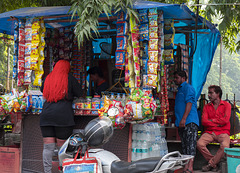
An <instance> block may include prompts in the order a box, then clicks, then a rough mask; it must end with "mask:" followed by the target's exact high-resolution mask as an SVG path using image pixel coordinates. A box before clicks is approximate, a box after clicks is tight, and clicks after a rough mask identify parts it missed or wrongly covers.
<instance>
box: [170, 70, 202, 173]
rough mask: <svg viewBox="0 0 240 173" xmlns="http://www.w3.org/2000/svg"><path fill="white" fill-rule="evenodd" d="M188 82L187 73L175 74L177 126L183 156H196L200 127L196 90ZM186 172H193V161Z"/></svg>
mask: <svg viewBox="0 0 240 173" xmlns="http://www.w3.org/2000/svg"><path fill="white" fill-rule="evenodd" d="M186 80H187V74H186V72H185V71H175V72H174V82H175V84H176V85H177V86H178V92H177V95H176V98H175V107H174V110H175V117H176V121H175V125H176V126H177V127H178V133H179V136H180V139H181V142H182V150H183V154H186V155H192V156H195V155H196V143H197V132H198V126H199V119H198V113H197V101H196V96H195V90H194V88H193V87H192V86H191V85H190V84H188V83H187V82H186ZM184 172H185V173H191V172H193V159H192V160H190V161H189V162H188V164H186V165H185V168H184Z"/></svg>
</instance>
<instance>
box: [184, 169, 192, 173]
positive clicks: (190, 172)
mask: <svg viewBox="0 0 240 173" xmlns="http://www.w3.org/2000/svg"><path fill="white" fill-rule="evenodd" d="M183 173H192V171H190V170H189V169H187V170H186V171H183Z"/></svg>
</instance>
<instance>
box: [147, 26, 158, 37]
mask: <svg viewBox="0 0 240 173" xmlns="http://www.w3.org/2000/svg"><path fill="white" fill-rule="evenodd" d="M149 38H150V39H155V38H156V39H157V38H158V27H150V28H149Z"/></svg>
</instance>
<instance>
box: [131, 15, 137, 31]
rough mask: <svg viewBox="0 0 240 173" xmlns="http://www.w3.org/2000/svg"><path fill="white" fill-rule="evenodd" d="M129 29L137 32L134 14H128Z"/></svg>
mask: <svg viewBox="0 0 240 173" xmlns="http://www.w3.org/2000/svg"><path fill="white" fill-rule="evenodd" d="M130 31H131V33H139V29H138V24H137V19H135V17H134V16H132V15H131V16H130Z"/></svg>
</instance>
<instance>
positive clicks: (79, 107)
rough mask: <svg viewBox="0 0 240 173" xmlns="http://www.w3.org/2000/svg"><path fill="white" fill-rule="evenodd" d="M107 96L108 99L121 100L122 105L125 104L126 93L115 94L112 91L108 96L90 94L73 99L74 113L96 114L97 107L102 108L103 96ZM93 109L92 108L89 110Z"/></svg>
mask: <svg viewBox="0 0 240 173" xmlns="http://www.w3.org/2000/svg"><path fill="white" fill-rule="evenodd" d="M105 97H108V98H109V99H110V100H112V101H113V100H116V101H121V103H122V106H123V107H124V106H125V103H126V94H125V93H123V94H121V93H117V95H115V94H114V93H111V95H110V96H102V97H101V96H100V95H94V97H93V98H92V96H87V97H86V98H78V99H76V100H74V102H73V109H75V113H76V114H80V115H81V114H84V115H89V114H94V115H95V114H96V115H97V114H98V111H97V110H98V109H100V108H102V107H103V105H104V98H105ZM91 109H93V110H91Z"/></svg>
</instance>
